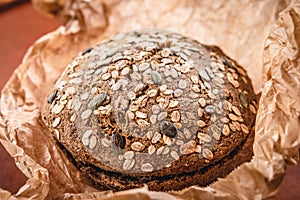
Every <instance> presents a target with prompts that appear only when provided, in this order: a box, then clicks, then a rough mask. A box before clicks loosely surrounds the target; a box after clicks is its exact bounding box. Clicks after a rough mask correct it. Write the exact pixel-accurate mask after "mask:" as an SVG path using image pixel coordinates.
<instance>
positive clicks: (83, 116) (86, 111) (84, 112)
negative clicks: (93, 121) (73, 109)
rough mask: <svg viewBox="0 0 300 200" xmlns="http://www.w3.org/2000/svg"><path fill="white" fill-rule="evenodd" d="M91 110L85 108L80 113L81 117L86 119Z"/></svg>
mask: <svg viewBox="0 0 300 200" xmlns="http://www.w3.org/2000/svg"><path fill="white" fill-rule="evenodd" d="M92 112H93V111H92V110H90V109H88V110H85V111H83V112H82V113H81V119H87V118H89V117H90V115H91V114H92Z"/></svg>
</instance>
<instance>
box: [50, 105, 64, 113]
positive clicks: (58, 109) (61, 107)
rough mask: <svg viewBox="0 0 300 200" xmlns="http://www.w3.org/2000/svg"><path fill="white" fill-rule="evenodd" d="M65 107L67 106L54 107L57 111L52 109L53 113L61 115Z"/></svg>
mask: <svg viewBox="0 0 300 200" xmlns="http://www.w3.org/2000/svg"><path fill="white" fill-rule="evenodd" d="M64 107H65V105H62V104H59V105H57V106H56V107H53V108H55V109H52V112H53V113H54V114H58V113H60V112H61V111H62V110H63V109H64Z"/></svg>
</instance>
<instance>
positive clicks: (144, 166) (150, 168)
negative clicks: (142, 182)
mask: <svg viewBox="0 0 300 200" xmlns="http://www.w3.org/2000/svg"><path fill="white" fill-rule="evenodd" d="M141 170H142V171H143V172H152V171H153V170H154V167H153V166H152V165H151V164H150V163H145V164H142V166H141Z"/></svg>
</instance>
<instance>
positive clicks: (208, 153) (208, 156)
mask: <svg viewBox="0 0 300 200" xmlns="http://www.w3.org/2000/svg"><path fill="white" fill-rule="evenodd" d="M202 154H203V157H204V158H206V159H208V160H212V159H213V158H214V155H213V153H212V152H211V150H209V149H207V148H204V149H203V150H202Z"/></svg>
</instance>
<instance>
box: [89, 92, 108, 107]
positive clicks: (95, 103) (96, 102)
mask: <svg viewBox="0 0 300 200" xmlns="http://www.w3.org/2000/svg"><path fill="white" fill-rule="evenodd" d="M106 98H107V94H105V93H102V94H98V95H96V96H95V97H94V98H93V99H92V100H90V102H89V103H88V108H90V109H96V108H97V107H99V106H101V105H103V102H104V101H105V99H106Z"/></svg>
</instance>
